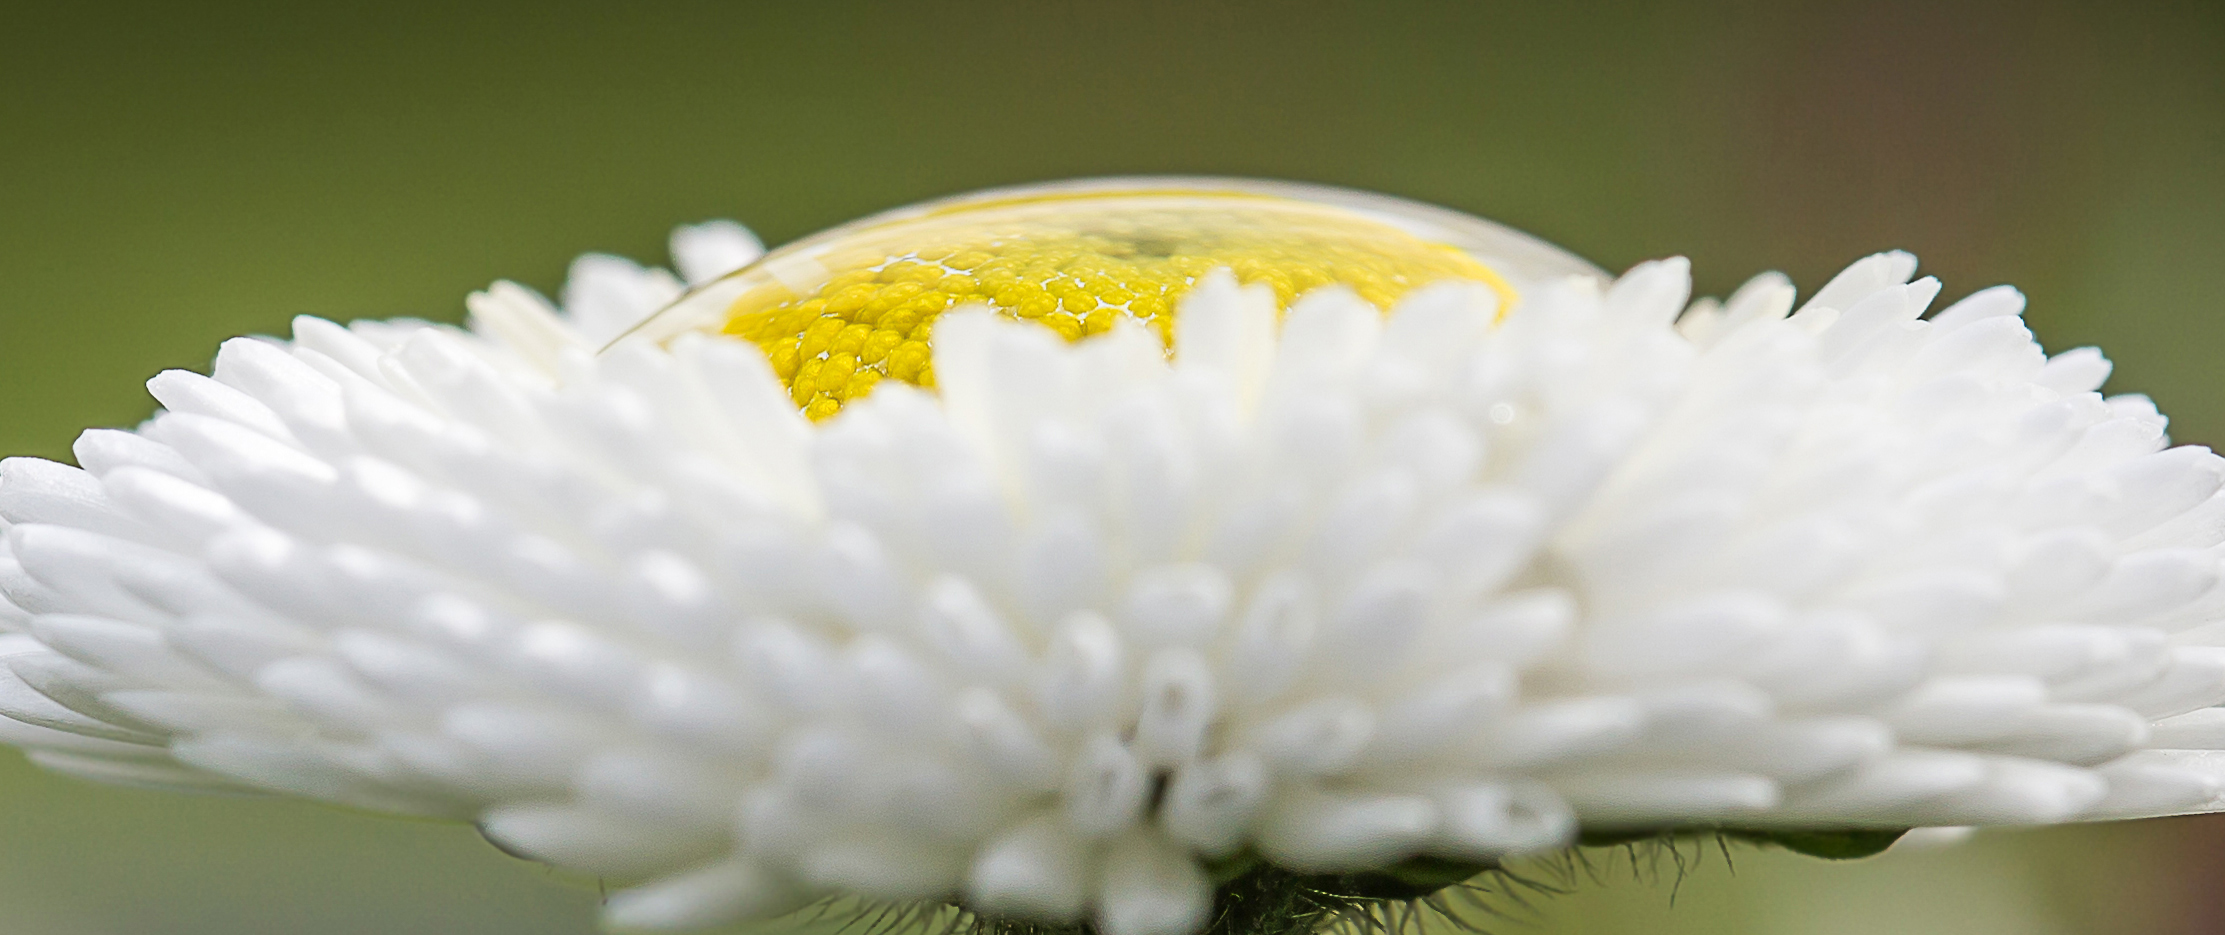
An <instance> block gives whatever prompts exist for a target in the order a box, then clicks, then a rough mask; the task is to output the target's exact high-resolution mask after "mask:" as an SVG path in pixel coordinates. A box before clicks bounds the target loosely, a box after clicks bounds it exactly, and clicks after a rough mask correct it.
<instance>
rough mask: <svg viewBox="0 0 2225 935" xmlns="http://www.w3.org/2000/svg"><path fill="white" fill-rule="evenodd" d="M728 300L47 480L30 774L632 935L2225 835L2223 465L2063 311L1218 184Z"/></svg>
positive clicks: (455, 352) (701, 297) (819, 271)
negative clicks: (1931, 841) (453, 876)
mask: <svg viewBox="0 0 2225 935" xmlns="http://www.w3.org/2000/svg"><path fill="white" fill-rule="evenodd" d="M673 252H674V258H675V262H676V265H677V267H678V268H679V271H680V275H678V276H675V275H674V274H671V273H667V272H664V271H661V270H652V269H643V268H641V267H638V266H635V265H633V264H632V263H630V262H627V261H624V260H619V259H616V258H612V257H600V256H596V257H587V258H583V259H582V260H580V261H579V262H578V263H577V264H575V265H574V267H573V274H572V279H571V282H570V283H569V284H567V286H566V287H565V289H564V292H563V294H562V302H561V307H559V306H558V305H556V304H552V303H549V302H547V301H546V300H544V299H542V298H541V297H539V296H538V295H536V294H534V293H532V292H531V291H529V290H526V289H524V288H522V287H518V286H515V285H510V284H507V283H500V284H497V285H496V286H494V287H492V288H490V289H489V290H488V291H487V292H485V293H481V294H478V295H475V296H473V298H472V301H471V310H472V314H473V318H472V322H471V325H470V326H469V327H466V328H452V327H446V326H440V325H432V324H426V323H422V322H415V321H393V322H356V323H353V324H350V325H345V326H343V325H339V324H335V323H332V322H328V321H323V320H320V319H315V318H307V317H304V318H301V319H298V320H296V322H295V324H294V329H293V335H292V337H291V338H290V339H288V340H278V339H270V338H257V337H250V338H237V339H234V340H231V341H228V342H226V343H225V344H224V345H223V346H222V348H221V350H220V351H219V353H218V355H217V358H216V363H215V367H214V368H213V371H212V374H211V375H210V376H202V375H199V374H195V373H189V372H183V371H171V372H167V373H164V374H161V375H159V376H157V377H155V378H154V379H153V380H152V381H150V382H149V384H148V386H149V389H150V391H151V392H152V393H153V395H154V396H155V398H156V399H157V400H159V401H160V403H161V404H162V407H163V409H162V411H161V412H160V413H158V414H157V415H156V416H155V417H154V418H153V419H151V420H149V421H148V422H146V423H145V424H143V425H141V426H140V427H138V428H137V429H135V430H103V429H96V430H92V431H88V432H86V433H85V434H84V435H83V436H82V437H81V438H80V439H79V441H78V443H77V447H76V454H77V461H78V466H76V467H71V466H68V465H63V464H57V463H52V462H47V461H40V460H36V459H26V458H17V459H10V460H8V461H6V462H5V463H4V464H0V522H4V524H5V529H6V536H5V547H4V550H0V595H4V596H5V602H4V603H0V619H4V621H5V626H6V628H7V631H8V632H7V633H6V634H5V635H0V661H4V662H5V666H4V667H0V713H4V714H6V715H7V719H5V720H0V740H5V741H7V742H10V743H13V744H16V745H18V746H21V747H23V748H25V749H26V750H28V751H30V755H31V756H32V758H33V759H34V760H36V761H37V762H39V763H41V764H43V765H45V766H47V767H50V768H53V769H57V770H62V771H65V772H69V773H74V774H78V775H82V776H87V777H90V778H94V779H100V780H105V781H110V782H122V783H131V784H139V785H153V786H164V787H177V788H185V789H229V790H255V791H269V792H282V793H291V794H296V795H301V796H307V797H310V798H314V799H319V800H323V801H329V802H337V803H343V804H347V805H353V806H360V807H365V808H371V809H377V810H383V811H391V812H400V813H408V814H417V815H429V816H440V817H448V818H454V819H459V820H468V821H473V822H476V823H478V825H479V827H480V828H481V829H482V830H483V831H484V833H485V834H486V835H487V836H488V837H489V838H490V839H491V840H493V841H495V842H497V843H498V844H500V845H501V846H503V847H505V848H506V849H509V850H511V851H513V852H515V853H518V854H522V855H526V856H530V857H532V858H535V859H539V860H544V861H547V862H548V863H551V864H553V865H556V866H558V867H562V868H566V869H569V870H573V871H578V872H581V873H586V874H594V875H598V876H602V877H605V878H607V879H609V880H612V881H614V882H616V883H618V884H620V886H621V889H620V891H619V892H617V893H616V894H615V895H613V897H612V899H611V900H610V904H609V910H608V913H609V921H610V922H611V923H612V924H614V925H616V926H618V927H621V928H627V929H686V928H693V927H704V926H714V925H719V924H724V923H729V922H734V921H737V920H743V919H748V918H755V917H763V916H768V915H773V914H778V913H782V912H786V911H789V910H792V909H795V908H797V907H800V906H803V905H805V904H808V903H811V902H813V901H815V900H819V899H822V898H826V897H829V896H844V895H848V896H859V897H865V898H868V899H872V900H880V901H892V902H907V903H908V902H925V903H948V904H953V905H957V906H961V907H964V908H965V909H967V910H969V911H972V912H975V913H979V914H981V915H982V916H984V917H988V918H996V919H1010V920H1016V921H1017V922H1021V923H1039V924H1044V925H1075V924H1086V925H1089V926H1092V927H1094V928H1095V929H1098V930H1101V931H1103V932H1104V933H1106V935H1188V933H1191V932H1196V931H1199V930H1202V929H1205V928H1207V927H1208V926H1215V925H1218V926H1220V927H1222V928H1224V929H1225V928H1231V926H1230V925H1229V923H1228V922H1227V919H1228V918H1229V917H1230V916H1231V914H1232V913H1241V912H1246V911H1251V910H1250V909H1247V908H1246V907H1245V906H1240V905H1235V904H1234V903H1232V899H1233V898H1234V896H1236V895H1242V894H1243V893H1256V892H1257V891H1259V888H1260V887H1263V886H1267V885H1269V884H1270V883H1272V882H1273V881H1276V880H1287V881H1300V882H1303V883H1305V885H1306V886H1308V887H1311V889H1310V890H1309V892H1314V893H1317V894H1320V895H1321V898H1323V899H1329V898H1347V897H1348V898H1350V899H1353V900H1362V901H1364V900H1367V899H1376V898H1412V897H1426V896H1427V895H1428V894H1429V893H1430V891H1431V890H1432V889H1434V888H1435V887H1437V886H1440V885H1442V884H1444V883H1448V882H1454V881H1457V880H1458V879H1460V878H1462V877H1464V876H1467V875H1470V874H1473V873H1476V872H1480V871H1483V870H1485V869H1487V868H1490V867H1492V866H1494V865H1496V864H1497V863H1498V862H1500V861H1503V860H1507V859H1510V858H1514V857H1518V856H1521V855H1525V854H1533V853H1539V852H1547V851H1552V850H1556V849H1560V848H1565V847H1568V846H1570V845H1571V844H1573V843H1574V842H1575V841H1576V840H1577V839H1578V836H1579V835H1580V834H1603V835H1617V834H1632V835H1637V834H1648V833H1654V832H1660V831H1674V830H1681V829H1695V828H1710V829H1727V830H1730V831H1732V832H1735V833H1738V834H1742V835H1749V836H1754V837H1760V838H1763V839H1771V840H1779V841H1784V842H1793V843H1795V844H1796V845H1798V846H1803V847H1813V848H1815V849H1818V850H1828V849H1830V848H1831V847H1833V846H1837V845H1834V844H1831V843H1828V842H1834V841H1836V842H1841V843H1844V842H1853V843H1852V844H1849V845H1848V846H1850V847H1854V848H1856V849H1859V848H1861V847H1863V846H1865V845H1864V842H1870V841H1876V842H1878V843H1882V841H1884V840H1890V837H1891V833H1892V832H1894V831H1897V830H1900V829H1905V828H1910V827H1919V826H1941V825H1991V824H2029V823H2049V822H2064V821H2077V820H2089V819H2100V818H2114V817H2130V816H2143V815H2161V814H2172V813H2182V812H2192V811H2202V810H2207V809H2211V808H2214V807H2216V806H2217V804H2218V796H2219V792H2220V787H2219V780H2220V777H2221V776H2225V759H2220V758H2221V757H2225V754H2221V753H2219V752H2217V751H2218V750H2219V749H2220V748H2225V712H2221V711H2220V710H2219V709H2217V708H2214V707H2212V706H2213V705H2215V704H2217V703H2219V702H2220V701H2225V585H2221V584H2220V580H2219V566H2220V555H2221V552H2220V547H2221V543H2225V497H2220V496H2219V495H2218V491H2219V487H2220V484H2221V482H2225V462H2221V461H2220V459H2218V458H2217V457H2216V456H2214V455H2212V454H2211V453H2210V452H2209V451H2207V450H2206V449H2201V448H2193V447H2179V448H2173V447H2169V442H2168V441H2167V439H2166V437H2165V434H2164V428H2165V422H2164V418H2163V417H2162V416H2161V415H2160V414H2158V412H2157V411H2156V409H2155V407H2154V406H2153V405H2152V404H2151V403H2150V402H2149V401H2148V400H2147V399H2145V398H2144V397H2139V396H2114V397H2105V396H2102V395H2100V394H2099V393H2098V392H2097V390H2098V388H2099V387H2100V386H2101V384H2102V382H2103V381H2104V379H2105V378H2106V377H2107V376H2108V374H2109V364H2108V362H2107V361H2106V360H2105V359H2103V358H2102V356H2101V355H2100V354H2099V353H2098V352H2096V351H2094V350H2093V349H2079V350H2073V351H2069V352H2065V353H2062V354H2058V355H2055V356H2053V357H2049V356H2047V355H2046V354H2044V353H2043V352H2042V351H2041V349H2040V347H2039V345H2038V344H2037V343H2035V341H2034V340H2033V338H2032V335H2031V334H2030V332H2029V331H2028V330H2027V329H2026V328H2025V326H2024V324H2023V322H2022V321H2021V319H2020V318H2019V314H2020V312H2021V311H2022V305H2023V299H2022V297H2021V296H2020V295H2019V294H2018V293H2016V292H2015V291H2014V290H2012V289H2008V288H2006V287H1997V288H1993V289H1987V290H1983V291H1980V292H1977V293H1974V294H1972V295H1970V296H1969V297H1967V298H1965V299H1963V300H1961V301H1960V302H1957V303H1955V304H1953V305H1951V306H1949V307H1947V308H1945V309H1943V310H1941V311H1938V312H1936V313H1934V314H1931V315H1930V316H1929V317H1925V313H1926V311H1927V309H1929V308H1930V306H1931V305H1932V304H1933V300H1934V298H1935V297H1936V296H1937V294H1938V293H1939V291H1940V284H1939V283H1938V282H1936V281H1934V280H1931V279H1928V278H1926V279H1914V280H1913V281H1912V277H1913V275H1914V273H1915V266H1916V264H1915V260H1914V258H1912V257H1910V256H1908V255H1906V254H1900V253H1887V254H1880V255H1877V256H1873V257H1869V258H1867V259H1864V260H1861V261H1859V262H1857V263H1855V264H1854V265H1853V266H1852V267H1850V268H1848V269H1847V270H1846V271H1845V272H1844V273H1841V274H1840V275H1839V276H1838V277H1837V278H1835V279H1833V280H1832V281H1831V282H1830V283H1829V284H1828V285H1826V286H1825V287H1824V288H1823V289H1822V290H1820V291H1819V292H1817V293H1816V294H1815V295H1814V296H1813V297H1811V298H1809V299H1808V301H1807V302H1806V303H1804V304H1801V305H1799V307H1798V308H1797V310H1796V309H1795V304H1796V299H1795V296H1794V291H1793V288H1792V286H1791V285H1790V283H1789V282H1787V281H1786V280H1785V279H1784V278H1783V277H1781V276H1777V275H1775V274H1766V275H1763V276H1761V277H1758V278H1756V279H1755V280H1753V281H1752V282H1750V283H1748V284H1747V285H1746V286H1745V287H1744V288H1742V289H1740V290H1739V291H1738V292H1737V293H1736V294H1735V295H1733V296H1732V297H1731V298H1730V299H1729V300H1728V301H1726V302H1723V303H1715V302H1712V301H1706V300H1703V301H1701V302H1698V303H1690V302H1688V300H1689V288H1690V287H1689V277H1688V274H1687V270H1686V266H1685V264H1684V262H1683V261H1681V260H1668V261H1661V262H1654V263H1647V264H1644V265H1641V266H1639V267H1637V268H1636V269H1633V270H1631V271H1630V272H1628V273H1626V274H1624V275H1623V276H1621V277H1619V278H1615V279H1612V280H1609V279H1608V278H1607V277H1604V276H1602V275H1600V274H1598V273H1596V272H1595V271H1593V270H1592V268H1591V267H1590V266H1589V265H1588V264H1585V263H1583V262H1582V261H1580V260H1576V259H1574V258H1573V257H1569V256H1568V255H1566V254H1564V253H1561V252H1559V251H1557V250H1555V249H1553V248H1551V247H1548V246H1546V245H1544V244H1542V243H1539V242H1537V241H1534V240H1532V239H1529V238H1526V237H1524V236H1522V235H1519V234H1516V233H1514V232H1511V231H1507V230H1505V229H1503V228H1499V227H1496V226H1495V225H1490V224H1488V223H1486V222H1482V221H1477V220H1475V219H1472V218H1466V217H1463V216H1460V215H1455V214H1452V213H1450V212H1445V211H1442V210H1440V209H1432V208H1426V207H1423V206H1417V205H1411V204H1408V203H1404V202H1397V201H1395V200H1392V199H1383V198H1379V197H1376V196H1364V195H1359V194H1356V193H1350V192H1339V191H1334V190H1323V189H1310V188H1299V187H1294V186H1272V185H1261V184H1255V183H1231V182H1227V181H1223V180H1201V179H1189V180H1174V181H1136V180H1122V181H1115V182H1098V183H1082V184H1079V185H1070V186H1064V187H1052V188H1049V189H1044V190H1037V191H1027V192H1018V193H1014V192H1000V193H991V194H989V195H984V196H976V197H973V198H968V199H961V200H958V201H955V202H947V203H939V204H932V205H928V206H925V207H922V208H918V209H912V210H909V211H905V212H899V213H896V214H892V215H889V216H884V217H881V218H875V219H869V220H868V221H867V222H863V223H861V224H859V225H853V226H850V227H845V228H840V229H837V230H836V231H833V232H830V233H829V234H828V235H825V236H822V237H819V238H812V239H808V240H806V241H803V242H800V243H799V244H797V245H794V246H791V247H788V248H783V249H782V250H780V251H776V252H775V253H774V254H772V255H770V256H765V257H760V254H761V253H762V250H761V249H760V248H759V247H758V245H757V243H756V241H755V239H754V238H753V237H752V236H751V235H750V234H749V233H748V232H747V231H746V230H743V229H742V228H740V227H738V226H736V225H732V224H727V223H719V224H712V225H704V226H700V227H693V228H686V229H683V230H682V231H681V232H680V233H679V234H677V235H675V238H674V250H673ZM1818 841H1823V842H1826V843H1821V844H1818V843H1816V842H1818ZM1801 842H1806V843H1801ZM1263 881H1264V882H1263ZM1245 887H1252V889H1251V890H1246V889H1244V888H1245ZM1262 926H1263V927H1264V923H1262Z"/></svg>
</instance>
